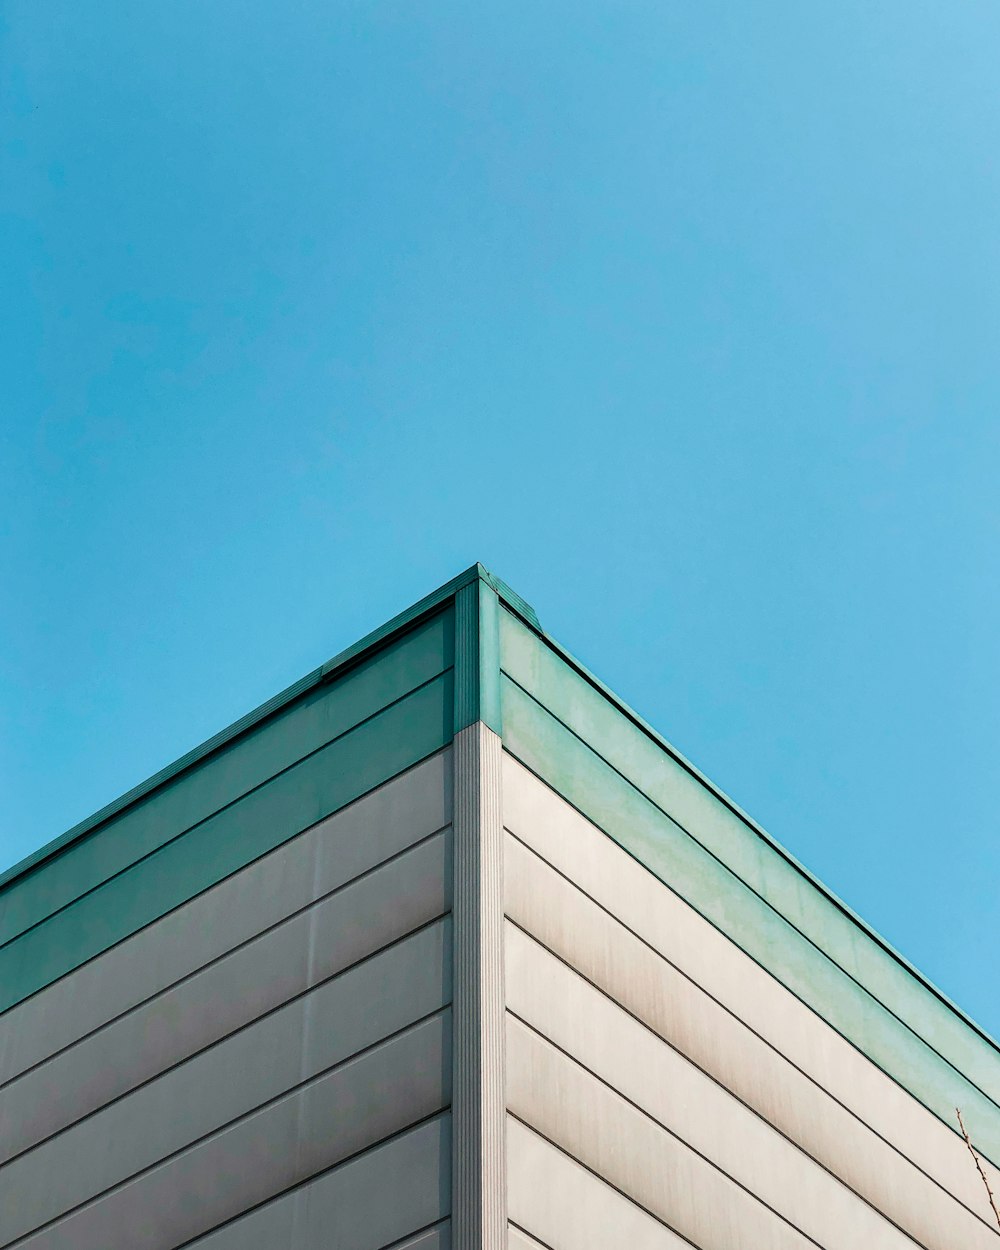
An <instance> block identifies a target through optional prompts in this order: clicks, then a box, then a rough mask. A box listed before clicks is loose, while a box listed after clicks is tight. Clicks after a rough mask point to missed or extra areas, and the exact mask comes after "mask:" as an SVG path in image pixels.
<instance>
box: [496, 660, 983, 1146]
mask: <svg viewBox="0 0 1000 1250" xmlns="http://www.w3.org/2000/svg"><path fill="white" fill-rule="evenodd" d="M507 677H508V680H509V681H510V682H511V683H512V684H513V685H515V686H516V687H517V688H518V690H520V691H521V692H522V693H523V694H524V695H525V696H526V697H527V698H529V699H530V700H531V701H532V702H533V703H534V704H535V705H536V706H537V707H539V708H541V710H542V711H543V712H544V713H545V714H546V715H548V716H549V717H551V718H552V720H554V721H555V722H556V723H557V724H558V725H560V726H562V728H563V729H564V730H565V731H566V732H567V733H568V734H570V736H571V737H573V738H575V739H576V741H577V742H579V743H580V744H581V745H582V746H583V747H584V748H585V749H586V750H588V751H589V752H590V753H591V754H592V755H593V756H594V757H595V758H596V759H598V760H600V761H601V763H602V764H604V765H605V767H606V768H608V769H609V770H610V771H611V772H613V773H614V774H615V776H617V777H619V778H620V779H621V780H622V781H623V782H624V783H625V784H626V785H627V786H628V787H629V788H630V789H631V790H633V791H634V792H635V793H636V794H637V795H639V797H640V798H642V799H644V800H645V801H646V802H647V803H648V804H649V805H650V806H651V807H652V808H653V809H654V810H655V811H657V812H659V813H660V815H661V816H663V817H664V818H665V819H666V820H668V821H670V823H671V824H672V825H674V827H675V828H677V829H679V830H680V831H681V833H683V834H684V835H685V837H688V838H690V839H691V841H692V842H693V843H694V844H695V845H696V846H698V847H700V848H701V850H702V851H704V853H705V854H706V855H708V856H709V857H710V858H711V859H713V860H714V861H715V862H716V863H717V864H718V865H719V866H720V867H721V868H722V869H723V870H724V871H725V872H726V873H728V874H729V876H730V877H732V878H733V879H734V880H735V881H737V882H739V883H740V885H742V886H743V887H744V889H746V890H747V891H748V892H749V893H750V894H751V895H753V897H754V898H756V899H758V900H759V901H760V902H761V903H762V904H763V905H764V906H765V907H766V908H767V909H768V910H769V911H770V912H772V913H773V914H774V915H775V916H777V917H778V918H779V920H782V921H783V922H784V923H785V924H786V925H788V927H789V928H790V929H791V930H792V932H793V933H797V934H798V935H799V937H800V938H802V940H803V941H804V942H806V943H807V944H808V945H809V946H810V947H811V948H812V949H813V950H815V951H816V952H817V953H818V954H819V955H820V956H821V957H822V958H823V959H825V960H826V961H827V962H828V963H829V964H831V965H832V966H833V967H834V968H836V969H837V970H838V972H840V973H841V974H842V975H843V976H844V977H846V978H847V979H848V980H849V981H850V982H851V983H852V984H854V985H856V986H857V987H858V989H859V990H861V992H862V993H863V994H866V995H867V996H868V997H869V998H870V999H871V1001H872V1002H873V1003H876V1004H877V1005H878V1006H879V1007H881V1008H882V1010H883V1011H884V1012H885V1013H886V1014H887V1015H888V1016H891V1017H892V1019H893V1020H895V1021H896V1022H897V1023H898V1024H899V1025H901V1026H902V1027H903V1028H904V1029H906V1031H907V1032H908V1033H910V1034H911V1036H913V1037H914V1038H915V1039H916V1040H917V1041H918V1042H919V1043H920V1044H921V1045H922V1046H926V1047H927V1049H928V1050H929V1051H930V1052H931V1054H934V1055H937V1057H938V1058H939V1059H940V1060H941V1062H942V1063H944V1064H946V1065H947V1066H948V1067H949V1068H951V1069H952V1071H953V1072H954V1073H955V1074H956V1075H957V1076H959V1077H960V1078H961V1079H962V1080H963V1081H966V1082H968V1084H969V1085H970V1086H971V1087H972V1088H973V1089H975V1090H976V1091H977V1092H978V1093H980V1094H981V1095H982V1096H983V1097H984V1098H985V1099H986V1100H987V1102H989V1103H991V1104H992V1105H993V1106H994V1107H995V1108H996V1109H997V1110H998V1111H1000V1103H998V1102H997V1101H996V1100H995V1099H994V1098H993V1097H992V1096H991V1095H990V1094H988V1093H987V1092H986V1091H985V1090H984V1089H982V1088H981V1086H979V1085H978V1084H977V1083H976V1081H974V1080H973V1079H972V1077H970V1076H969V1075H968V1073H966V1072H963V1071H962V1070H961V1068H959V1067H958V1066H957V1065H956V1064H955V1063H953V1062H952V1060H950V1059H949V1058H948V1057H947V1056H946V1055H943V1054H941V1052H940V1051H939V1050H937V1049H936V1048H935V1047H934V1046H933V1045H931V1043H930V1042H929V1041H927V1039H926V1038H925V1037H923V1036H921V1034H919V1033H918V1032H917V1031H916V1029H914V1028H913V1026H912V1025H910V1024H908V1023H907V1021H906V1020H904V1019H903V1018H902V1017H901V1016H899V1015H897V1014H896V1012H895V1011H893V1009H892V1008H891V1007H889V1006H888V1004H886V1003H884V1002H883V1001H882V1000H881V998H879V997H878V995H877V994H875V993H874V992H873V991H872V990H870V989H869V988H868V986H866V985H864V984H863V983H862V982H861V981H859V980H858V979H857V978H856V977H855V976H853V975H852V974H851V973H850V972H848V971H847V969H846V968H844V967H843V966H842V965H841V964H840V963H838V961H837V960H836V959H834V957H833V956H832V955H830V954H829V953H828V952H827V951H825V950H823V948H822V947H821V946H819V945H817V943H816V942H815V941H813V939H812V938H811V937H810V936H809V935H808V934H807V933H804V932H803V931H802V930H801V929H800V928H799V927H798V926H797V925H795V924H793V923H792V921H791V920H789V919H788V917H787V916H786V915H785V914H784V913H783V912H781V911H780V910H779V909H778V908H777V907H775V906H774V904H773V903H771V902H769V901H768V900H767V899H766V898H764V896H763V895H762V894H760V893H758V891H757V890H756V889H754V887H753V886H752V885H751V884H750V883H749V882H748V881H746V880H744V878H743V877H741V876H740V875H739V873H737V872H736V871H735V870H734V869H732V868H730V867H729V865H728V864H726V863H725V861H724V860H722V859H720V858H719V856H718V855H716V854H715V852H714V851H712V850H711V849H710V848H709V847H707V846H705V844H704V843H703V842H701V841H700V840H699V839H698V838H697V837H695V835H694V834H693V833H691V832H690V830H688V829H686V828H685V827H684V826H683V825H682V824H680V822H679V821H677V820H675V819H674V817H673V816H671V815H670V813H669V812H667V811H665V810H664V808H662V807H661V806H660V805H659V803H657V802H656V801H655V800H654V799H652V798H650V796H649V795H648V794H646V792H645V791H644V790H642V789H641V788H640V787H639V786H638V785H637V784H636V783H635V782H634V781H632V780H631V779H630V778H628V777H627V776H626V775H625V774H624V773H623V772H621V771H620V770H619V769H618V768H616V767H615V765H614V764H612V763H611V762H610V760H607V759H605V757H604V756H603V755H601V753H600V752H599V751H597V750H596V749H595V748H594V747H593V746H591V744H590V743H589V742H587V741H586V739H585V738H582V737H581V736H580V735H579V734H578V733H577V732H576V731H575V730H574V729H572V728H571V727H570V726H569V725H567V724H566V723H565V722H564V721H562V720H560V718H559V717H558V716H556V715H555V713H554V712H552V711H550V709H549V708H547V707H546V706H545V704H543V703H542V702H540V701H539V700H538V699H536V698H535V696H534V695H533V694H532V693H531V691H529V690H525V688H524V687H523V686H522V685H521V684H520V683H519V682H517V681H515V680H514V678H512V677H510V675H509V674H507ZM508 750H509V748H508ZM511 754H512V755H514V757H515V758H516V759H519V758H520V757H518V756H517V755H516V754H515V753H514V752H513V751H511ZM526 766H527V767H529V769H530V766H528V765H526ZM530 771H532V772H534V769H530ZM535 775H536V776H539V777H540V775H539V774H538V773H535ZM540 779H541V778H540ZM546 784H548V783H546ZM556 793H561V792H559V791H556ZM562 797H565V796H562ZM566 801H567V802H570V803H572V800H570V799H567V800H566ZM573 806H575V804H574V805H573ZM576 810H577V811H579V812H580V813H581V815H583V816H584V817H586V819H587V820H589V821H590V823H591V824H594V825H596V827H597V828H602V826H600V825H597V822H596V821H594V820H593V819H592V818H591V817H589V816H587V814H586V813H585V812H583V810H582V809H581V808H577V809H576ZM602 831H603V832H604V833H606V834H607V836H608V837H610V838H612V839H613V840H614V841H617V839H615V837H614V834H612V833H610V832H609V831H608V830H606V829H603V828H602ZM619 845H621V844H620V843H619ZM623 849H626V848H624V847H623ZM627 853H628V854H629V855H631V856H632V858H633V859H635V860H636V861H637V862H638V863H642V860H640V859H639V857H638V856H637V855H635V854H634V853H633V852H632V851H627ZM643 867H645V868H646V869H647V871H649V872H652V873H653V875H654V876H657V874H656V873H655V871H654V870H653V869H652V868H650V867H649V866H648V865H646V864H643ZM658 879H660V878H659V877H658ZM664 884H666V883H664ZM675 893H676V891H675ZM679 897H680V896H679ZM685 902H688V903H689V904H690V905H691V906H692V907H694V908H695V910H696V911H697V912H698V914H699V915H701V916H703V918H704V919H705V920H708V922H709V924H711V925H713V926H714V927H715V928H717V929H719V932H720V933H722V932H724V930H722V929H721V928H719V926H718V925H717V924H716V923H715V921H714V920H712V919H710V917H708V916H706V915H704V913H703V912H702V911H701V909H700V908H699V907H697V906H696V904H695V903H694V902H692V900H690V899H685ZM861 932H862V933H865V936H866V937H869V938H870V937H871V935H870V934H868V933H866V932H865V930H861ZM726 936H727V937H728V936H729V935H728V934H726ZM730 940H731V941H732V940H734V939H732V938H731V939H730ZM737 944H738V943H737ZM740 949H741V950H742V949H744V948H743V947H742V946H741V947H740ZM746 953H747V954H748V955H749V954H750V952H749V951H747V952H746ZM750 957H751V958H752V959H754V962H755V963H759V962H760V961H759V960H757V959H756V958H755V957H754V956H752V955H751V956H750ZM763 966H764V965H763V964H761V967H763ZM767 971H770V969H768V970H767ZM771 975H772V976H774V975H775V974H774V973H771ZM775 979H778V978H777V977H775ZM782 984H784V982H782ZM785 988H786V989H788V988H789V987H788V986H786V987H785ZM791 992H792V993H795V991H794V990H792V991H791ZM796 997H797V998H798V997H799V995H798V994H796ZM801 1001H803V1002H804V1001H805V1000H804V999H803V1000H801ZM806 1005H807V1006H809V1004H806ZM817 1014H818V1013H817ZM828 1023H829V1022H828ZM834 1027H836V1026H834ZM838 1032H840V1030H839V1029H838ZM842 1036H846V1035H843V1034H842ZM848 1040H849V1041H850V1039H849V1038H848ZM851 1044H852V1045H854V1043H853V1042H852V1043H851ZM879 1066H880V1065H879ZM883 1070H884V1069H883ZM887 1075H888V1073H887ZM907 1092H911V1091H907ZM913 1096H914V1097H916V1095H913ZM924 1105H925V1106H926V1104H924ZM928 1110H929V1111H930V1110H932V1108H930V1107H928ZM933 1114H934V1115H937V1112H936V1111H935V1112H933ZM938 1119H940V1120H942V1123H945V1124H948V1127H949V1128H950V1127H951V1125H950V1124H949V1123H948V1121H947V1120H944V1119H943V1117H941V1116H938ZM953 1131H954V1132H955V1133H956V1135H957V1130H953ZM986 1157H987V1158H989V1155H987V1156H986ZM991 1162H992V1160H991ZM995 1166H996V1165H995Z"/></svg>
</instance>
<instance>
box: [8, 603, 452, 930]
mask: <svg viewBox="0 0 1000 1250" xmlns="http://www.w3.org/2000/svg"><path fill="white" fill-rule="evenodd" d="M453 637H454V627H453V613H452V612H451V611H450V610H448V611H445V612H442V613H439V614H438V615H437V616H435V617H433V618H432V619H430V620H429V621H426V622H425V623H424V624H422V625H419V626H417V627H416V628H414V629H413V630H412V631H411V632H410V633H408V634H404V635H403V637H402V638H400V639H399V640H398V641H396V642H394V643H392V644H391V645H389V646H387V647H385V648H384V649H383V650H380V651H378V652H376V653H375V654H374V655H373V656H371V657H370V658H369V659H367V660H364V661H363V662H361V663H359V664H358V665H357V667H355V668H352V669H349V670H348V671H347V672H346V673H345V674H344V675H343V676H341V677H340V678H339V679H337V680H332V681H330V682H329V683H324V684H320V685H317V686H314V687H313V688H312V689H311V690H309V691H308V692H306V693H305V694H303V695H302V696H301V697H300V698H299V699H298V700H297V701H296V702H294V703H292V704H290V705H289V706H287V707H286V708H284V709H283V710H281V711H280V712H277V713H275V714H274V715H273V716H271V717H270V718H269V719H268V720H266V721H264V722H262V723H261V724H260V725H258V726H256V727H255V728H254V729H252V730H250V731H249V732H247V733H245V734H244V735H242V736H241V737H239V738H236V739H235V740H234V741H232V742H231V743H229V744H228V745H227V746H225V747H223V748H221V749H220V750H218V751H217V752H215V753H214V754H213V755H211V756H209V757H208V758H206V759H205V760H203V761H202V762H201V763H199V764H197V765H196V766H194V767H193V768H192V769H190V770H189V771H188V772H186V773H183V774H182V775H181V776H180V777H178V778H177V779H176V780H173V781H171V782H169V783H167V784H166V785H164V786H163V787H162V788H160V789H158V790H155V791H154V792H153V793H152V794H150V795H149V796H148V797H146V798H144V799H142V800H141V801H139V802H138V803H136V804H135V805H134V806H132V807H129V808H127V809H126V810H125V811H124V812H123V813H122V814H121V815H119V816H117V817H115V818H114V819H113V820H112V821H110V822H109V823H107V824H104V825H102V826H99V827H98V828H97V829H95V830H94V831H93V832H92V833H90V834H88V835H87V836H86V837H85V838H83V839H81V840H80V841H78V842H74V843H73V844H72V845H70V846H67V847H66V849H65V850H63V851H61V852H60V853H58V854H57V855H56V856H55V857H54V858H52V859H50V860H47V861H45V862H43V863H42V864H40V865H39V866H38V867H37V868H35V869H33V870H32V871H30V872H28V873H27V874H25V875H24V876H22V877H18V878H17V879H16V880H14V881H12V882H11V883H10V885H8V886H7V887H6V889H4V890H3V891H0V944H2V943H5V942H8V941H10V940H12V939H13V938H15V937H16V936H17V935H18V934H20V933H23V932H24V931H25V930H26V929H28V928H30V927H31V926H32V925H34V924H37V923H39V922H40V921H42V920H44V919H45V918H46V917H47V916H50V915H52V914H53V913H55V912H56V911H58V910H59V909H60V908H62V907H65V906H66V905H67V904H69V903H71V902H72V901H73V900H74V899H76V898H79V897H81V896H82V895H84V894H86V893H87V892H88V891H90V890H92V889H95V888H96V887H97V886H99V885H100V884H101V883H102V882H103V881H106V880H107V879H108V878H109V877H111V876H113V875H114V874H115V873H118V872H121V871H123V870H124V869H125V868H127V867H128V866H129V865H130V864H133V863H136V862H137V861H138V860H140V859H142V858H143V857H144V856H146V855H148V854H150V853H151V852H152V851H154V850H155V849H156V848H157V847H158V846H160V845H162V844H163V843H165V842H167V841H169V840H171V839H172V838H174V837H176V836H177V835H178V834H180V833H183V832H184V830H185V829H188V828H190V827H191V826H193V825H195V824H197V823H198V822H200V821H202V820H205V819H206V818H208V817H209V816H211V815H212V814H213V813H215V812H216V811H218V810H219V809H220V808H223V807H225V806H226V805H227V804H229V803H232V802H234V801H235V800H237V799H239V798H240V797H241V796H242V795H243V794H245V793H247V792H248V791H249V790H251V789H253V788H255V787H256V786H259V785H262V784H263V783H264V782H266V781H268V780H269V779H270V778H271V777H273V776H275V775H276V774H277V773H279V772H281V771H282V770H283V769H286V768H288V767H289V766H290V765H292V764H294V763H295V762H296V761H297V760H300V759H302V758H303V757H304V756H306V755H308V754H310V753H311V752H312V751H315V750H317V749H318V748H320V747H321V746H323V745H324V744H325V743H327V742H330V741H332V740H333V739H334V738H336V737H339V736H340V735H341V734H343V733H345V732H346V731H347V730H348V729H350V728H351V727H352V726H353V725H357V724H358V723H359V722H361V721H363V720H364V719H365V718H367V717H369V716H371V715H373V714H374V713H376V712H378V711H379V709H380V708H383V707H386V706H387V705H388V704H390V703H392V702H394V701H395V700H396V699H399V698H401V697H402V696H403V695H405V694H407V693H408V692H409V691H410V690H413V689H415V688H416V687H417V686H419V685H422V684H423V683H424V682H426V681H429V680H430V679H432V678H433V677H436V676H437V675H438V674H439V673H441V672H442V671H443V670H444V669H446V668H447V667H449V666H450V665H451V663H452V652H453Z"/></svg>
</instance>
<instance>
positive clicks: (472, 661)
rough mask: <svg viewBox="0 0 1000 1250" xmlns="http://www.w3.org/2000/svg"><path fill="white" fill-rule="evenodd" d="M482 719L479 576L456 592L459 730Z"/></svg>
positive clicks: (456, 681) (456, 676)
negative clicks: (480, 696) (480, 708)
mask: <svg viewBox="0 0 1000 1250" xmlns="http://www.w3.org/2000/svg"><path fill="white" fill-rule="evenodd" d="M477 720H479V579H478V578H477V579H476V580H475V581H474V582H471V583H470V584H469V585H468V586H463V587H462V588H461V589H460V590H459V591H458V593H457V594H456V595H455V732H456V733H458V732H459V731H460V730H462V729H465V728H466V726H467V725H472V724H475V722H476V721H477Z"/></svg>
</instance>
